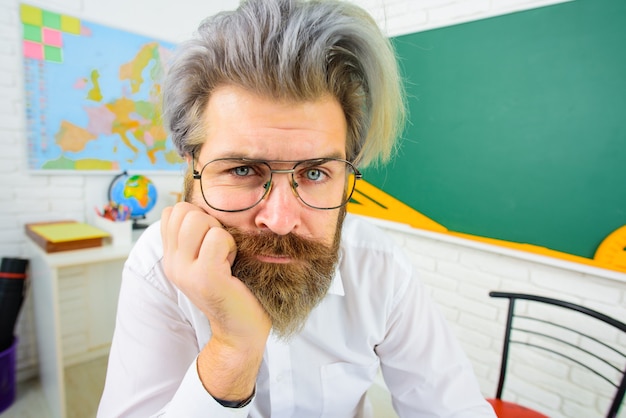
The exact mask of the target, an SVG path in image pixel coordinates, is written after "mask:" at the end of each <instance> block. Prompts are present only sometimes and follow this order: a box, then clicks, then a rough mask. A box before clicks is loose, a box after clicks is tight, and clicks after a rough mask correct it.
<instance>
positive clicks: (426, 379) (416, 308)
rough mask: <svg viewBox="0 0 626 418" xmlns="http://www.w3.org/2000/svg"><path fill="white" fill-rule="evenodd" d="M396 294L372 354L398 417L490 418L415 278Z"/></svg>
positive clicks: (455, 345) (442, 321) (452, 340)
mask: <svg viewBox="0 0 626 418" xmlns="http://www.w3.org/2000/svg"><path fill="white" fill-rule="evenodd" d="M402 282H403V286H402V287H401V288H400V289H398V290H399V291H397V292H396V300H395V301H394V304H393V308H392V311H391V312H390V317H389V321H388V324H389V325H388V329H387V334H386V337H385V340H384V341H383V342H382V343H381V344H379V345H378V346H377V348H376V351H377V353H378V355H379V357H380V359H381V369H382V372H383V377H384V379H385V383H386V384H387V386H388V388H389V390H390V392H391V396H392V403H393V405H394V408H395V409H396V411H397V412H398V414H399V415H400V417H432V416H437V417H442V418H443V417H447V418H461V417H462V418H487V417H489V418H495V414H494V412H493V409H492V408H491V406H490V405H489V403H488V402H487V401H486V400H485V398H484V397H483V395H482V394H481V393H480V388H479V386H478V382H477V381H476V378H475V375H474V372H473V369H472V366H471V363H470V361H469V359H468V358H467V357H466V356H465V354H464V352H463V350H462V349H461V347H460V345H459V343H458V341H457V340H456V338H455V337H454V335H453V334H452V332H451V330H450V329H449V327H448V325H447V323H446V321H445V319H444V317H443V316H442V315H441V313H440V312H439V310H438V309H437V307H436V306H435V304H434V303H433V302H432V300H431V299H430V297H429V295H428V294H427V292H426V290H425V289H424V287H423V286H422V285H421V284H420V282H419V280H418V279H417V277H416V271H415V270H414V269H413V272H412V277H411V279H410V280H408V281H402Z"/></svg>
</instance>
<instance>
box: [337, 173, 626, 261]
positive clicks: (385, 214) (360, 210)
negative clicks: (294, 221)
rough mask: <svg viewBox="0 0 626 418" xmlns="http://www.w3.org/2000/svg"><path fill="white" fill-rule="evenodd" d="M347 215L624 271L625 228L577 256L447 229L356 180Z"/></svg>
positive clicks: (368, 184)
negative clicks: (591, 253)
mask: <svg viewBox="0 0 626 418" xmlns="http://www.w3.org/2000/svg"><path fill="white" fill-rule="evenodd" d="M348 212H350V213H354V214H357V215H364V216H370V217H373V218H378V219H384V220H388V221H393V222H399V223H403V224H407V225H410V226H412V227H414V228H418V229H424V230H427V231H434V232H440V233H444V234H448V235H452V236H456V237H460V238H465V239H470V240H474V241H479V242H483V243H486V244H491V245H498V246H501V247H506V248H511V249H514V250H519V251H525V252H530V253H534V254H538V255H542V256H546V257H553V258H559V259H561V260H565V261H571V262H575V263H581V264H585V265H589V266H593V267H599V268H604V269H608V270H616V271H619V272H626V225H624V226H623V227H621V228H618V229H617V230H615V231H614V232H612V233H611V234H609V235H608V236H607V237H606V238H605V239H604V240H603V241H602V243H601V244H600V245H599V246H598V249H597V250H596V253H595V255H594V258H587V257H581V256H577V255H573V254H568V253H564V252H561V251H556V250H552V249H550V248H546V247H541V246H539V245H533V244H523V243H519V242H511V241H505V240H500V239H494V238H487V237H481V236H478V235H470V234H464V233H461V232H454V231H450V230H448V229H447V228H446V227H445V226H443V225H441V224H439V223H437V222H435V221H433V220H432V219H430V218H428V217H427V216H425V215H423V214H422V213H420V212H418V211H417V210H415V209H413V208H411V207H410V206H408V205H406V204H404V203H402V202H401V201H399V200H398V199H396V198H395V197H393V196H391V195H389V194H387V193H385V192H383V191H382V190H380V189H378V188H377V187H375V186H373V185H372V184H370V183H368V182H366V181H364V180H360V181H359V182H358V183H357V187H356V190H355V191H354V194H353V195H352V199H351V201H350V203H348Z"/></svg>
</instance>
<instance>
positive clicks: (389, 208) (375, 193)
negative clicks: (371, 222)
mask: <svg viewBox="0 0 626 418" xmlns="http://www.w3.org/2000/svg"><path fill="white" fill-rule="evenodd" d="M348 212H350V213H354V214H357V215H364V216H370V217H373V218H378V219H384V220H388V221H393V222H399V223H404V224H408V225H411V226H412V227H414V228H420V229H426V230H428V231H436V232H446V231H448V230H447V229H446V227H444V226H443V225H441V224H438V223H437V222H435V221H433V220H432V219H430V218H428V217H427V216H424V215H422V214H421V213H420V212H418V211H416V210H415V209H413V208H412V207H410V206H408V205H406V204H404V203H402V202H401V201H399V200H398V199H396V198H395V197H393V196H391V195H389V194H387V193H385V192H383V191H382V190H380V189H379V188H377V187H375V186H373V185H372V184H370V183H368V182H366V181H365V180H359V181H358V182H357V185H356V190H355V191H354V193H353V194H352V199H351V200H350V203H348Z"/></svg>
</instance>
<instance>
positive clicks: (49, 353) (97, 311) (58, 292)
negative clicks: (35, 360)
mask: <svg viewBox="0 0 626 418" xmlns="http://www.w3.org/2000/svg"><path fill="white" fill-rule="evenodd" d="M29 244H30V245H29V246H28V247H29V258H30V273H29V274H30V283H31V286H32V294H33V302H34V303H33V305H34V313H35V323H36V328H37V331H36V332H37V347H38V350H39V374H40V380H41V385H42V389H43V392H44V395H45V397H46V399H47V401H48V404H49V406H50V409H51V411H52V415H53V416H54V417H56V418H65V417H67V415H68V414H67V412H68V411H67V402H66V393H65V368H66V367H68V366H72V365H76V364H79V363H82V362H84V361H88V360H93V359H95V358H98V357H101V356H105V355H107V354H108V352H109V348H110V345H111V338H112V336H113V329H114V326H115V314H116V311H117V298H118V293H119V288H120V283H121V278H122V268H123V265H124V261H125V260H126V258H127V256H128V253H129V252H130V249H131V245H123V246H111V245H107V246H103V247H99V248H90V249H83V250H75V251H64V252H59V253H51V254H48V253H46V252H45V251H43V250H42V249H41V248H40V247H39V246H37V244H35V243H34V242H32V241H30V243H29Z"/></svg>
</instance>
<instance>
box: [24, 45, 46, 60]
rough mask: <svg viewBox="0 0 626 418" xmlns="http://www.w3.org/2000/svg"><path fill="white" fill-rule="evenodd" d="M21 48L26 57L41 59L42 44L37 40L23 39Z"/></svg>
mask: <svg viewBox="0 0 626 418" xmlns="http://www.w3.org/2000/svg"><path fill="white" fill-rule="evenodd" d="M22 48H23V49H24V56H25V57H26V58H34V59H36V60H43V45H42V44H40V43H38V42H32V41H24V42H23V46H22Z"/></svg>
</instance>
